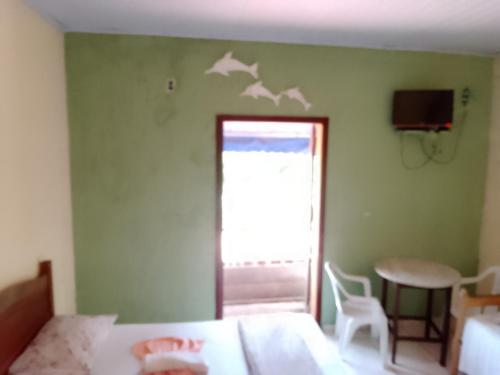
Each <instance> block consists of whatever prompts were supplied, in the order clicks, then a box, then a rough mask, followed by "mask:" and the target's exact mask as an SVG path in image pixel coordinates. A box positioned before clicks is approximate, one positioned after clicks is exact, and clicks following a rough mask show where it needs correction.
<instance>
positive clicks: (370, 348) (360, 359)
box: [326, 321, 448, 375]
mask: <svg viewBox="0 0 500 375" xmlns="http://www.w3.org/2000/svg"><path fill="white" fill-rule="evenodd" d="M401 329H402V333H403V334H415V333H416V332H421V331H422V327H421V323H420V322H413V321H408V322H405V323H404V324H402V327H401ZM326 334H327V336H328V338H329V340H330V341H331V342H332V344H333V346H334V350H335V351H337V350H338V346H337V341H336V340H335V339H334V337H333V332H332V330H328V329H327V330H326ZM390 348H391V345H390V346H389V349H390ZM342 366H343V368H344V370H345V371H344V372H345V373H346V374H349V375H351V374H352V375H355V374H356V375H358V374H359V375H379V374H380V375H392V374H397V375H400V374H401V375H447V374H448V370H447V369H446V368H444V367H441V366H440V365H439V345H438V344H432V343H416V342H406V341H400V342H398V351H397V357H396V365H392V364H389V365H387V367H386V368H383V367H382V364H381V360H380V356H379V354H378V342H377V339H372V338H371V337H370V333H369V331H368V330H362V331H360V332H359V333H358V334H356V336H355V337H354V339H353V341H352V343H351V344H350V345H349V346H348V348H347V349H346V352H345V358H344V360H343V363H342Z"/></svg>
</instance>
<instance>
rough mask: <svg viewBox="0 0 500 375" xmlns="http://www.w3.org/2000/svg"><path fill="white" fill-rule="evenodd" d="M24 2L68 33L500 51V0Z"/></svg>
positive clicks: (454, 50) (470, 51)
mask: <svg viewBox="0 0 500 375" xmlns="http://www.w3.org/2000/svg"><path fill="white" fill-rule="evenodd" d="M25 1H26V2H27V3H28V4H29V5H31V6H32V7H33V8H34V9H35V10H37V11H38V12H39V13H40V14H42V15H43V16H44V17H46V18H47V19H49V20H50V21H52V22H53V23H55V24H56V25H58V26H59V27H60V28H61V29H62V30H63V31H80V32H93V33H120V34H122V33H125V34H147V35H169V36H180V37H195V38H212V39H231V40H253V41H273V42H285V43H301V44H328V45H343V46H359V47H373V48H387V49H402V50H429V51H450V52H460V53H477V54H489V55H493V54H497V53H498V52H500V0H25Z"/></svg>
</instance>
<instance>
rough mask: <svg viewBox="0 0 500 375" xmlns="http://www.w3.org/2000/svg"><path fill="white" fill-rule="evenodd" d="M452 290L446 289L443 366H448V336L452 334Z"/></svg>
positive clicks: (442, 331)
mask: <svg viewBox="0 0 500 375" xmlns="http://www.w3.org/2000/svg"><path fill="white" fill-rule="evenodd" d="M451 293H452V288H447V289H446V302H445V306H444V319H443V329H442V330H441V338H442V340H443V341H442V343H441V360H440V363H441V366H446V357H447V354H448V336H449V333H450V308H451Z"/></svg>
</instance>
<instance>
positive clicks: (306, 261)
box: [216, 116, 328, 321]
mask: <svg viewBox="0 0 500 375" xmlns="http://www.w3.org/2000/svg"><path fill="white" fill-rule="evenodd" d="M327 136H328V119H327V118H316V117H307V118H306V117H256V116H218V117H217V132H216V137H217V157H216V160H217V228H216V239H217V244H216V245H217V246H216V265H217V269H216V318H217V319H222V318H225V317H231V316H240V315H248V314H257V313H268V312H284V311H292V312H309V313H311V314H312V315H313V316H314V317H315V318H316V319H317V320H318V321H319V319H320V312H321V286H322V262H323V225H324V224H323V222H324V194H325V183H326V151H327Z"/></svg>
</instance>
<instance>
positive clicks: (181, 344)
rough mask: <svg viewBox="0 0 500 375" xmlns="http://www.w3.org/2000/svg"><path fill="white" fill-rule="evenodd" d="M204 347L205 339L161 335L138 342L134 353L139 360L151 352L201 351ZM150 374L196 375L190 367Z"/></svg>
mask: <svg viewBox="0 0 500 375" xmlns="http://www.w3.org/2000/svg"><path fill="white" fill-rule="evenodd" d="M202 349H203V340H193V339H184V338H179V337H161V338H158V339H153V340H145V341H141V342H138V343H137V344H135V345H134V347H133V348H132V353H133V354H134V355H135V357H136V358H137V359H139V360H143V359H144V358H145V357H146V356H147V355H149V354H156V353H166V352H191V353H199V352H201V350H202ZM149 375H196V373H195V372H194V371H193V370H190V369H175V370H168V371H160V372H154V373H149Z"/></svg>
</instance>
